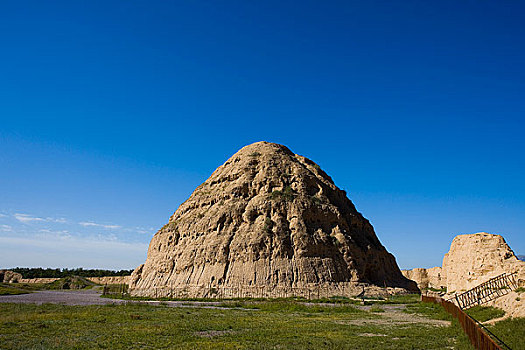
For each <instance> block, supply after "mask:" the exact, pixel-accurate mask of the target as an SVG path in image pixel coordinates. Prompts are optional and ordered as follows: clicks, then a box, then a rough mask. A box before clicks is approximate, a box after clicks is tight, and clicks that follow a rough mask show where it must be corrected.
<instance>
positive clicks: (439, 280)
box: [401, 266, 447, 289]
mask: <svg viewBox="0 0 525 350" xmlns="http://www.w3.org/2000/svg"><path fill="white" fill-rule="evenodd" d="M401 272H402V273H403V276H405V277H406V278H408V279H409V280H412V281H414V282H416V283H417V286H418V287H419V288H420V289H426V288H434V289H443V288H446V286H447V281H446V279H445V278H444V276H443V272H442V271H441V267H439V266H437V267H432V268H430V269H423V268H415V269H412V270H401Z"/></svg>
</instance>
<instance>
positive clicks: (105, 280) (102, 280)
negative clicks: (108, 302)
mask: <svg viewBox="0 0 525 350" xmlns="http://www.w3.org/2000/svg"><path fill="white" fill-rule="evenodd" d="M59 279H60V278H55V277H49V278H45V277H43V278H21V279H20V280H19V282H20V283H51V282H55V281H56V280H59ZM86 279H87V280H90V281H91V282H94V283H97V284H129V282H130V280H131V276H103V277H86Z"/></svg>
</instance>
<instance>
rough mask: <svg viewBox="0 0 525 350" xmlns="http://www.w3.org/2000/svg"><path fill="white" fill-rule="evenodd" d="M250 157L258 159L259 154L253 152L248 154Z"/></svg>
mask: <svg viewBox="0 0 525 350" xmlns="http://www.w3.org/2000/svg"><path fill="white" fill-rule="evenodd" d="M249 155H250V157H259V156H260V155H261V154H260V153H259V152H253V153H250V154H249Z"/></svg>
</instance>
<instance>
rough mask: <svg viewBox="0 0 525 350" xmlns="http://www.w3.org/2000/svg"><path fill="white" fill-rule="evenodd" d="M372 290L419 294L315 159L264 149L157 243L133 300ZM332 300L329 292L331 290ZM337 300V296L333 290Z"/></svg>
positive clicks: (178, 217) (248, 156)
mask: <svg viewBox="0 0 525 350" xmlns="http://www.w3.org/2000/svg"><path fill="white" fill-rule="evenodd" d="M358 282H360V283H370V284H375V285H378V286H381V287H383V286H388V287H400V288H406V289H411V290H417V287H416V285H415V283H413V282H412V281H409V280H408V279H406V278H405V277H404V276H403V275H402V274H401V272H400V270H399V268H398V266H397V264H396V261H395V258H394V257H393V256H392V255H391V254H389V253H388V252H387V251H386V249H385V248H384V247H383V245H382V244H381V243H380V242H379V239H378V238H377V237H376V235H375V233H374V229H373V227H372V225H371V224H370V223H369V222H368V220H367V219H365V218H364V217H363V216H362V215H361V214H360V213H359V212H358V211H357V210H356V208H355V207H354V205H353V203H352V202H351V201H350V200H349V199H348V198H347V196H346V193H345V192H344V191H342V190H340V189H338V188H337V187H336V186H335V184H334V182H333V181H332V179H331V178H330V177H329V176H328V175H327V174H326V173H325V172H324V171H323V170H321V168H320V167H319V166H318V165H317V164H315V163H314V162H312V161H311V160H309V159H307V158H305V157H302V156H299V155H296V154H294V153H292V152H291V151H290V150H289V149H288V148H286V147H285V146H282V145H278V144H274V143H268V142H257V143H255V144H252V145H249V146H246V147H244V148H242V149H241V150H240V151H238V152H237V153H236V154H234V155H233V156H232V157H231V158H230V159H228V161H226V163H224V164H223V165H222V166H220V167H219V168H217V170H215V171H214V172H213V174H212V175H211V176H210V178H208V179H207V180H206V181H205V182H204V183H203V184H202V185H200V186H199V187H198V188H197V189H196V190H195V191H194V192H193V194H192V195H191V196H190V198H189V199H188V200H186V201H185V202H184V203H183V204H182V205H181V206H180V207H179V208H178V209H177V211H176V212H175V213H174V214H173V216H172V217H171V218H170V220H169V222H168V223H167V224H166V225H165V226H164V227H163V228H162V229H160V230H159V231H158V232H157V233H156V234H155V236H154V237H153V239H152V240H151V243H150V246H149V249H148V256H147V259H146V262H145V264H144V265H141V266H140V267H138V268H137V269H136V270H135V271H134V273H133V275H132V278H131V283H130V286H131V293H132V294H133V295H145V296H158V295H159V294H157V293H158V290H161V291H163V292H164V293H167V291H169V290H173V289H176V288H185V289H188V290H189V291H190V294H189V295H202V293H204V292H202V291H203V290H212V289H213V290H214V289H217V288H229V287H231V288H237V289H239V288H241V287H263V288H270V289H271V288H281V289H289V290H291V289H293V288H304V287H311V286H317V287H319V286H322V287H326V288H328V287H333V286H334V285H335V286H337V285H338V284H345V283H346V284H355V283H358ZM327 293H328V292H327ZM334 293H335V292H334Z"/></svg>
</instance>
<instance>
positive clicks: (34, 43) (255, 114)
mask: <svg viewBox="0 0 525 350" xmlns="http://www.w3.org/2000/svg"><path fill="white" fill-rule="evenodd" d="M523 13H525V5H524V4H523V2H513V1H508V2H496V1H493V2H487V1H483V2H479V1H460V2H458V1H404V2H391V1H360V2H357V1H329V2H326V1H325V2H320V1H300V2H299V1H264V2H263V1H261V2H258V3H257V2H254V1H230V2H228V1H227V2H224V1H186V2H174V1H170V2H167V1H120V2H119V1H85V2H80V1H46V2H43V1H24V2H20V1H6V2H3V3H2V9H1V11H0V45H1V46H0V47H1V49H0V50H1V54H0V268H1V267H13V266H44V267H47V266H49V267H78V266H83V267H86V268H89V267H99V268H134V267H135V266H137V265H138V264H140V263H141V262H143V261H144V259H145V257H146V249H147V245H148V243H149V241H150V239H151V237H152V235H153V234H154V233H155V231H156V230H157V229H158V228H160V227H161V226H162V225H163V224H164V223H166V222H167V220H168V218H169V216H170V215H171V214H172V213H173V212H174V211H175V210H176V209H177V207H178V205H179V204H180V203H182V202H183V201H184V200H185V199H186V198H187V197H188V196H189V195H190V194H191V192H192V191H193V189H194V188H195V187H196V186H198V185H199V184H200V183H202V182H203V181H204V180H205V179H206V178H207V177H208V176H209V175H210V174H211V172H212V171H213V170H214V169H215V168H216V167H217V166H219V165H220V164H222V163H223V162H224V161H225V160H226V159H227V158H228V157H229V156H230V155H232V154H233V153H234V152H235V151H237V150H238V149H239V148H241V147H242V146H244V145H246V144H249V143H252V142H256V141H260V140H266V141H271V142H277V143H282V144H285V145H287V146H288V147H289V148H290V149H291V150H292V151H294V152H295V153H299V154H302V155H305V156H307V157H309V158H311V159H312V160H314V161H315V162H317V163H318V164H319V165H320V166H321V167H322V168H323V169H324V170H325V171H326V172H327V173H329V174H330V175H331V176H332V178H333V179H334V180H335V182H336V184H337V185H338V186H339V187H341V188H343V189H345V190H347V192H348V194H349V197H350V199H352V201H353V202H354V203H355V205H356V207H357V209H358V210H359V211H360V212H362V213H363V214H364V215H365V217H367V218H368V219H369V220H370V221H371V222H372V224H373V225H374V227H375V229H376V233H377V235H378V237H379V238H380V240H381V241H382V242H383V244H384V245H385V246H386V247H387V249H388V250H389V251H390V252H392V253H393V254H394V255H395V256H396V258H397V261H398V263H399V265H400V266H401V267H402V268H412V267H431V266H436V265H440V264H441V260H442V257H443V254H444V253H445V252H446V251H447V250H448V247H449V245H450V242H451V241H452V238H453V237H454V236H455V235H456V234H460V233H473V232H477V231H488V232H492V233H499V234H502V235H503V236H504V237H505V238H506V240H507V242H508V243H509V244H510V246H511V247H512V248H513V249H514V250H515V252H516V253H521V254H523V253H525V231H524V230H525V215H524V214H525V181H524V178H525V161H524V159H525V157H524V153H525V140H524V134H525V70H524V62H525V39H524V38H525V21H524V20H523Z"/></svg>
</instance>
